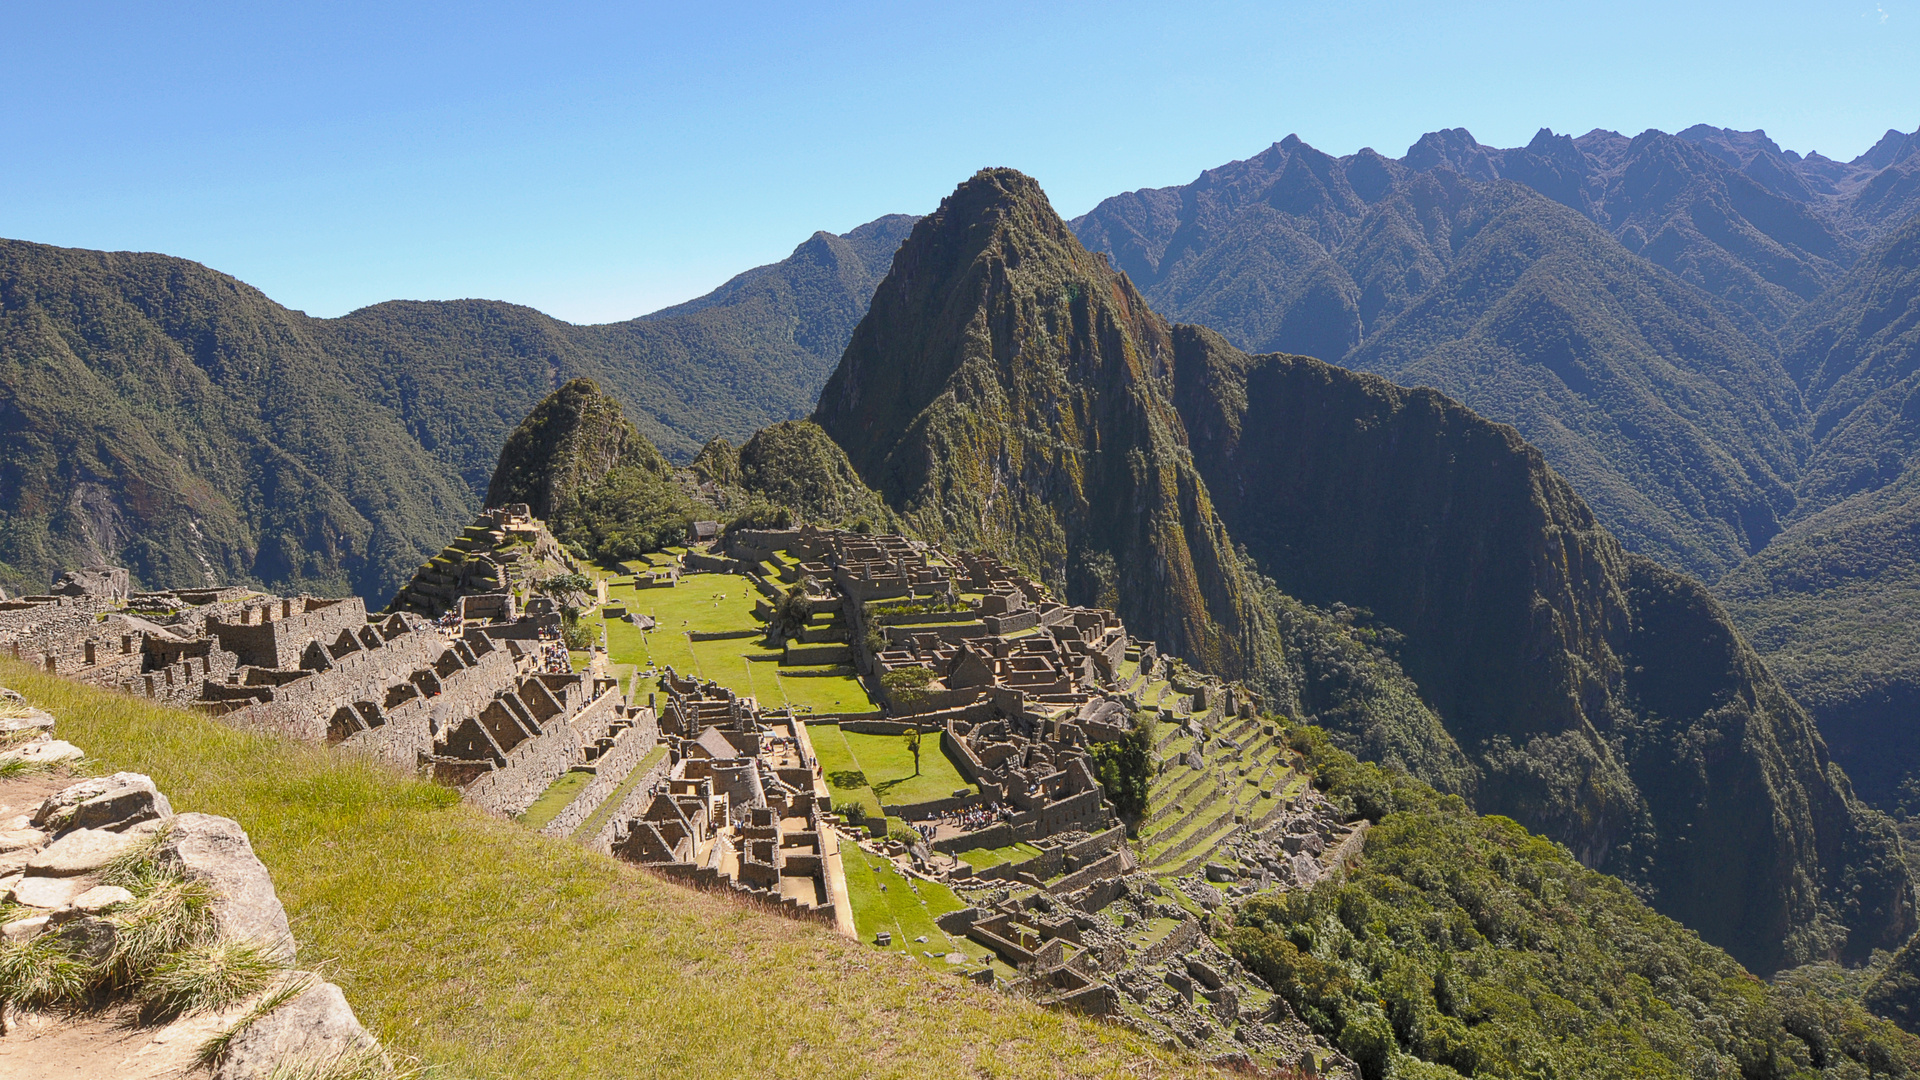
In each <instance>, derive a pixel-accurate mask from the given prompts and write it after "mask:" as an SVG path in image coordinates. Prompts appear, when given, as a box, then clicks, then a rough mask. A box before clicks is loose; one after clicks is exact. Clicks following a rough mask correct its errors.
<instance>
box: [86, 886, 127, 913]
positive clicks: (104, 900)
mask: <svg viewBox="0 0 1920 1080" xmlns="http://www.w3.org/2000/svg"><path fill="white" fill-rule="evenodd" d="M132 902H133V893H131V892H129V891H127V890H126V889H123V888H121V887H120V886H118V885H95V886H94V887H93V888H91V889H88V890H87V891H86V892H83V893H81V894H80V895H78V896H76V897H74V898H73V910H75V911H78V912H80V913H81V914H83V915H98V914H100V913H101V912H103V911H108V910H111V909H113V908H116V907H119V906H120V905H121V904H129V903H132Z"/></svg>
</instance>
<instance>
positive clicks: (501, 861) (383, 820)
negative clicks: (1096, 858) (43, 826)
mask: <svg viewBox="0 0 1920 1080" xmlns="http://www.w3.org/2000/svg"><path fill="white" fill-rule="evenodd" d="M0 682H3V683H5V684H6V685H8V686H11V687H13V688H15V689H17V690H19V691H20V692H21V693H23V694H25V695H26V696H27V697H28V699H29V700H31V701H33V702H35V703H36V704H39V705H41V706H43V707H45V708H47V709H50V710H51V711H53V712H54V713H55V714H56V715H57V716H58V717H59V718H60V731H61V734H62V735H63V736H64V737H65V738H68V739H70V740H72V741H73V742H75V743H77V744H79V745H80V746H82V747H84V748H85V749H86V750H87V751H88V752H89V753H90V754H91V755H92V756H93V757H94V758H96V759H97V760H98V761H99V762H100V763H101V764H102V765H103V766H105V767H108V768H113V769H135V770H139V771H141V772H145V773H148V774H150V775H151V776H152V777H153V778H154V780H155V781H156V782H157V783H158V784H159V785H160V787H161V789H162V790H164V791H166V792H167V793H168V796H169V797H170V798H171V799H172V800H173V804H174V806H175V808H176V809H178V810H180V811H183V812H184V811H202V812H206V813H214V814H223V815H226V816H229V817H232V818H235V819H237V820H238V821H240V822H241V823H242V824H243V825H244V826H245V827H246V829H247V832H248V834H249V835H250V836H251V837H252V839H253V844H254V847H255V850H256V851H257V852H258V853H259V855H260V858H261V860H262V861H263V862H265V863H266V865H267V868H268V869H269V870H270V871H271V872H272V874H273V879H274V884H275V886H276V887H277V888H278V890H279V893H280V897H281V900H282V901H283V902H284V903H285V904H286V907H287V913H288V915H289V917H290V918H291V919H292V922H293V926H294V932H295V934H296V936H297V937H298V938H299V940H300V943H301V961H302V963H304V964H319V965H321V966H322V967H323V968H324V969H325V970H327V971H328V972H329V977H330V978H333V979H335V980H336V981H338V982H340V983H341V985H342V986H344V987H345V989H346V992H347V996H348V999H349V1000H350V1001H351V1002H352V1003H353V1005H354V1007H355V1009H356V1010H357V1011H358V1012H359V1013H360V1016H361V1019H362V1020H363V1021H365V1022H366V1023H367V1025H368V1027H370V1028H371V1029H373V1030H374V1031H375V1032H377V1033H378V1034H379V1035H380V1036H381V1037H382V1038H383V1039H385V1040H387V1042H388V1044H389V1045H390V1046H392V1047H393V1048H394V1049H396V1050H399V1051H401V1052H403V1053H406V1054H411V1055H415V1056H417V1057H419V1058H420V1059H421V1060H422V1061H423V1062H424V1063H426V1064H430V1065H440V1066H445V1067H446V1068H447V1070H448V1074H449V1075H456V1076H474V1077H515V1078H535V1077H636V1076H679V1075H688V1074H690V1073H693V1072H696V1071H697V1072H700V1073H702V1074H705V1075H710V1076H746V1075H755V1076H883V1077H892V1076H900V1077H905V1076H915V1077H918V1076H929V1075H939V1076H991V1077H1002V1076H1005V1077H1012V1076H1020V1077H1034V1076H1120V1075H1139V1074H1141V1073H1143V1072H1146V1071H1148V1070H1151V1071H1152V1073H1153V1075H1161V1076H1165V1075H1177V1074H1179V1073H1181V1072H1182V1071H1183V1070H1185V1071H1190V1072H1198V1071H1199V1068H1198V1067H1197V1066H1193V1065H1191V1064H1188V1063H1184V1062H1182V1061H1181V1060H1179V1059H1176V1058H1174V1057H1172V1056H1171V1055H1169V1054H1167V1053H1165V1052H1164V1051H1160V1050H1158V1049H1156V1048H1154V1047H1152V1046H1150V1045H1148V1044H1147V1043H1146V1042H1145V1041H1144V1040H1142V1039H1140V1038H1138V1037H1136V1036H1134V1035H1132V1034H1130V1033H1127V1032H1125V1031H1122V1030H1120V1029H1117V1028H1111V1027H1107V1026H1104V1025H1099V1024H1094V1023H1090V1022H1086V1021H1080V1020H1076V1019H1074V1018H1071V1017H1067V1016H1062V1015H1058V1014H1053V1013H1048V1012H1045V1011H1043V1010H1041V1009H1039V1008H1037V1007H1035V1006H1032V1005H1030V1004H1027V1003H1025V1002H1023V1001H1019V1000H1016V999H1012V998H1007V997H1002V996H1001V995H999V994H996V993H994V992H992V991H989V990H985V989H982V988H978V987H975V986H973V985H972V984H970V983H966V982H964V981H962V980H960V979H958V978H955V977H953V976H949V975H944V974H939V973H935V972H932V971H928V970H926V969H925V968H924V967H922V966H921V965H919V964H913V963H908V962H904V961H902V960H899V959H897V958H893V957H887V956H883V955H881V954H879V953H878V952H877V951H876V950H874V949H873V948H872V947H871V946H867V945H863V944H859V943H856V942H852V941H847V940H845V939H842V938H837V937H835V936H833V935H832V934H830V933H829V932H827V931H825V930H822V929H819V928H817V927H814V926H811V925H804V924H800V923H795V922H791V921H789V920H786V919H783V918H779V917H775V916H772V915H765V914H761V913H759V912H756V911H754V910H751V909H749V908H746V907H743V906H741V905H740V904H737V903H735V902H733V901H732V900H729V899H725V898H722V897H716V896H708V895H705V894H702V893H697V892H691V891H688V890H685V889H681V888H678V887H676V886H671V885H667V884H664V883H662V882H659V881H656V880H654V879H652V878H650V877H648V876H646V875H644V874H643V873H641V872H639V871H637V870H634V869H631V868H629V867H625V866H622V865H620V864H619V863H617V862H614V861H613V860H611V859H608V858H605V857H602V856H599V855H595V854H593V853H591V852H588V851H586V850H584V849H582V848H578V847H575V846H573V845H570V844H565V843H559V842H555V841H551V840H546V839H543V838H540V837H537V836H534V835H532V834H530V833H528V832H527V831H525V830H524V829H522V828H520V827H518V826H516V825H514V824H512V823H510V822H506V821H498V820H494V819H491V818H488V817H486V816H484V815H482V814H480V813H479V812H478V811H476V810H473V809H472V808H470V807H468V806H466V805H464V804H462V803H460V802H459V800H458V798H457V797H456V796H455V795H454V793H453V792H451V791H449V790H447V789H445V788H440V787H435V786H433V785H430V784H425V783H419V782H415V781H413V780H410V779H407V778H405V777H402V776H399V775H396V774H395V773H393V772H391V771H389V770H386V769H383V768H380V767H377V766H375V765H373V764H370V763H368V762H366V761H363V760H360V759H356V758H353V757H349V756H346V755H342V754H339V753H336V752H332V751H328V750H326V749H323V748H320V747H316V746H307V745H300V744H292V743H287V742H284V741H280V740H276V739H272V738H268V737H264V736H259V735H253V734H249V733H245V732H240V731H236V730H233V729H230V728H227V727H225V726H223V725H221V724H219V723H217V722H215V721H213V720H210V719H208V718H206V717H203V716H199V715H197V714H194V713H188V712H182V711H179V710H174V709H165V708H159V707H156V706H152V705H149V704H147V703H145V702H142V701H138V700H135V699H131V698H127V697H124V696H120V695H116V694H110V693H106V692H102V691H98V690H93V689H91V688H88V687H83V686H79V685H76V684H73V683H67V682H63V681H60V680H57V679H52V678H48V677H45V676H43V675H36V674H34V673H32V672H31V671H30V670H29V669H27V668H25V667H23V666H22V665H19V664H17V663H14V662H12V661H4V660H0Z"/></svg>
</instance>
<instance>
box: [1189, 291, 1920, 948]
mask: <svg viewBox="0 0 1920 1080" xmlns="http://www.w3.org/2000/svg"><path fill="white" fill-rule="evenodd" d="M1175 340H1176V343H1177V346H1178V354H1177V359H1176V370H1177V372H1178V377H1179V386H1180V389H1179V391H1178V394H1179V401H1180V404H1181V410H1182V413H1183V415H1185V416H1186V417H1187V420H1188V430H1189V432H1190V433H1191V434H1192V439H1193V452H1194V460H1195V462H1196V463H1197V464H1198V465H1199V467H1200V470H1201V473H1202V475H1204V476H1205V477H1206V478H1207V481H1208V486H1209V488H1210V490H1212V491H1214V492H1216V493H1217V494H1216V499H1217V500H1218V505H1219V507H1220V513H1221V516H1222V518H1223V519H1224V520H1225V521H1226V522H1227V527H1228V529H1229V530H1230V531H1231V532H1232V534H1233V536H1234V537H1235V539H1236V540H1238V541H1239V542H1241V543H1244V544H1245V545H1246V546H1247V548H1248V550H1249V551H1250V552H1251V553H1252V555H1253V556H1254V557H1255V558H1257V559H1258V560H1259V561H1260V563H1261V565H1262V566H1263V567H1265V568H1267V570H1268V571H1269V572H1270V573H1272V574H1273V576H1274V578H1275V579H1276V581H1277V583H1278V584H1279V586H1280V588H1282V589H1284V590H1285V591H1287V592H1289V593H1291V594H1293V595H1295V596H1298V597H1300V598H1301V599H1302V600H1304V601H1306V602H1308V603H1313V604H1322V605H1324V604H1329V603H1332V602H1334V601H1341V602H1345V603H1347V604H1352V605H1356V606H1360V607H1365V608H1368V609H1370V610H1371V611H1372V612H1373V615H1374V617H1375V618H1377V619H1378V620H1379V621H1380V622H1382V623H1384V624H1386V625H1389V626H1392V627H1394V628H1395V629H1396V630H1398V631H1399V632H1400V633H1401V634H1403V635H1404V636H1405V645H1404V647H1403V648H1402V649H1401V650H1400V651H1399V654H1398V655H1399V660H1400V663H1401V664H1402V665H1403V666H1404V668H1405V669H1406V671H1407V673H1408V675H1410V676H1411V677H1412V678H1413V679H1414V681H1415V682H1416V683H1418V684H1419V686H1420V689H1421V692H1422V695H1423V696H1424V697H1425V698H1426V700H1427V701H1428V703H1429V704H1430V705H1431V706H1432V707H1433V710H1434V711H1435V712H1436V713H1437V714H1439V716H1440V717H1441V718H1442V720H1443V721H1444V722H1445V724H1446V726H1447V729H1448V731H1449V732H1450V733H1451V734H1452V736H1453V738H1454V739H1455V740H1456V742H1457V743H1458V744H1459V745H1460V746H1462V747H1463V748H1465V749H1466V750H1467V752H1468V754H1469V756H1470V758H1471V759H1472V760H1474V762H1475V764H1476V765H1477V766H1478V767H1479V770H1480V774H1481V780H1480V798H1479V806H1480V807H1481V808H1482V810H1484V811H1487V812H1496V813H1503V814H1507V815H1509V816H1512V817H1515V818H1516V819H1518V820H1521V821H1524V822H1527V823H1529V824H1530V826H1531V827H1533V828H1537V829H1539V830H1541V831H1543V832H1546V833H1548V834H1549V835H1552V836H1554V837H1555V838H1557V839H1560V840H1562V841H1563V842H1565V843H1567V844H1568V845H1569V846H1570V847H1571V848H1572V849H1573V850H1574V852H1575V853H1576V854H1577V855H1579V856H1580V857H1581V858H1582V860H1583V861H1586V862H1588V863H1589V864H1590V865H1597V866H1601V867H1605V868H1607V869H1610V870H1612V871H1614V872H1616V873H1619V874H1621V875H1622V876H1625V877H1627V878H1628V879H1629V880H1632V881H1637V882H1639V883H1640V884H1641V885H1642V886H1643V887H1644V888H1646V889H1647V890H1648V891H1649V893H1650V894H1651V898H1652V900H1653V902H1654V905H1655V906H1656V907H1657V908H1658V909H1660V910H1661V911H1663V912H1665V913H1667V914H1670V915H1672V916H1673V917H1675V918H1677V919H1680V920H1681V921H1682V922H1684V923H1686V924H1687V925H1689V926H1692V927H1694V928H1696V929H1698V930H1699V931H1700V933H1701V934H1702V935H1703V936H1705V937H1707V938H1708V939H1709V940H1712V941H1715V942H1718V943H1720V944H1722V945H1723V946H1724V947H1726V948H1727V949H1729V950H1730V951H1732V952H1733V953H1735V955H1738V956H1741V957H1742V958H1743V962H1745V963H1747V964H1748V965H1749V966H1752V967H1755V968H1757V969H1759V970H1772V969H1773V968H1775V967H1778V966H1782V965H1788V964H1793V963H1797V962H1801V961H1804V960H1807V959H1812V958H1816V957H1820V956H1826V955H1835V954H1838V955H1844V956H1848V957H1851V958H1854V959H1864V958H1865V956H1866V955H1867V952H1868V951H1869V950H1870V949H1872V948H1884V947H1886V946H1887V945H1888V944H1890V943H1891V942H1893V941H1896V940H1898V939H1899V936H1900V935H1901V934H1902V933H1904V932H1905V930H1906V929H1908V928H1909V927H1910V926H1911V923H1912V912H1911V903H1912V901H1911V899H1910V897H1909V896H1908V891H1907V890H1908V885H1907V880H1906V872H1905V870H1904V867H1903V866H1902V864H1901V863H1900V860H1899V855H1898V850H1897V847H1896V844H1895V841H1894V838H1893V835H1892V832H1891V829H1890V828H1889V827H1888V826H1887V824H1886V822H1885V820H1884V819H1882V818H1880V817H1878V816H1877V815H1875V814H1873V813H1872V812H1871V811H1866V810H1864V809H1863V808H1861V807H1859V806H1858V805H1857V804H1855V803H1854V802H1853V800H1852V798H1851V796H1850V793H1849V791H1848V789H1847V787H1846V783H1845V780H1844V779H1843V778H1841V777H1840V775H1839V773H1838V771H1837V770H1834V769H1832V768H1831V767H1830V766H1829V764H1828V760H1827V754H1826V750H1825V747H1824V746H1823V745H1822V743H1821V740H1820V737H1819V735H1818V734H1817V733H1816V732H1815V730H1814V728H1813V725H1812V723H1811V722H1810V720H1809V719H1808V717H1807V716H1806V714H1805V713H1804V712H1802V711H1801V710H1800V709H1799V707H1798V706H1797V705H1795V704H1794V702H1793V701H1792V700H1791V699H1790V698H1788V697H1787V696H1786V694H1784V693H1783V692H1782V691H1781V690H1780V689H1779V687H1778V686H1777V685H1776V684H1775V682H1774V680H1773V678H1772V677H1771V676H1770V675H1769V674H1768V673H1767V671H1766V668H1765V667H1764V665H1762V664H1761V662H1760V661H1759V659H1758V658H1757V657H1756V656H1755V655H1754V654H1753V652H1752V651H1751V650H1750V649H1749V648H1748V647H1747V646H1746V645H1745V643H1744V642H1742V641H1741V639H1740V637H1739V635H1738V634H1737V633H1736V632H1735V631H1734V629H1733V627H1732V626H1731V624H1730V623H1729V622H1728V621H1727V619H1726V617H1725V615H1724V614H1723V613H1722V612H1721V611H1720V609H1719V607H1718V605H1716V604H1715V603H1714V602H1713V600H1712V599H1711V598H1710V597H1709V596H1708V594H1707V592H1706V590H1705V589H1704V588H1703V587H1702V586H1700V585H1699V584H1698V583H1697V582H1695V581H1692V580H1690V579H1687V578H1684V577H1681V576H1680V575H1677V574H1674V573H1673V572H1671V571H1668V570H1666V569H1664V568H1662V567H1660V566H1659V565H1658V564H1656V563H1654V562H1652V561H1651V560H1649V559H1646V558H1645V557H1643V556H1638V555H1633V554H1631V553H1628V552H1626V551H1625V550H1624V549H1623V548H1621V546H1620V545H1619V544H1618V542H1616V541H1615V540H1614V539H1613V538H1612V537H1611V536H1610V535H1609V534H1608V533H1607V531H1606V530H1605V529H1603V528H1601V527H1600V526H1599V525H1598V524H1597V523H1596V521H1595V520H1594V518H1593V515H1592V513H1591V512H1590V511H1589V510H1588V509H1587V507H1586V505H1585V504H1584V503H1583V502H1582V501H1581V500H1580V498H1579V497H1578V496H1577V495H1575V494H1574V493H1573V491H1572V489H1571V488H1569V487H1568V486H1567V484H1566V483H1565V481H1563V480H1561V479H1560V477H1558V476H1557V475H1555V474H1554V472H1553V471H1552V470H1551V469H1549V468H1548V467H1547V466H1546V464H1545V462H1544V460H1543V459H1542V457H1541V455H1540V453H1539V451H1537V450H1535V449H1534V448H1532V447H1531V446H1528V445H1527V444H1526V443H1524V442H1522V441H1521V440H1520V438H1519V436H1518V434H1517V433H1516V432H1514V431H1513V429H1511V428H1509V427H1506V426H1504V425H1496V424H1491V423H1489V422H1487V421H1485V420H1482V419H1481V418H1479V417H1478V416H1475V415H1474V414H1473V413H1471V412H1469V411H1468V410H1466V409H1464V408H1461V407H1460V406H1458V405H1457V404H1455V403H1453V402H1451V401H1449V400H1448V399H1446V398H1445V397H1443V396H1441V395H1440V394H1437V393H1435V392H1434V391H1431V390H1425V389H1422V390H1407V389H1404V388H1401V387H1396V386H1393V385H1392V384H1390V383H1387V382H1385V381H1383V380H1379V379H1376V378H1372V377H1368V376H1361V375H1356V374H1353V373H1351V372H1347V371H1344V370H1342V369H1339V368H1335V367H1331V366H1329V365H1326V364H1323V363H1320V362H1318V361H1314V360H1310V359H1308V358H1305V357H1290V356H1278V355H1269V356H1260V357H1247V356H1245V355H1244V354H1242V353H1240V352H1238V351H1237V350H1235V349H1233V348H1232V347H1231V346H1229V345H1227V344H1226V343H1225V342H1224V341H1222V340H1221V339H1219V338H1218V337H1217V336H1215V335H1212V334H1210V333H1208V332H1206V331H1203V330H1199V329H1197V328H1187V327H1181V328H1178V329H1177V330H1176V331H1175Z"/></svg>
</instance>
